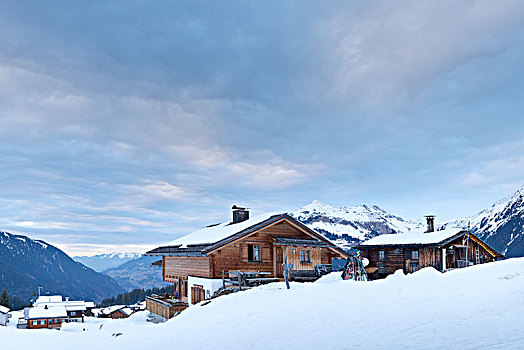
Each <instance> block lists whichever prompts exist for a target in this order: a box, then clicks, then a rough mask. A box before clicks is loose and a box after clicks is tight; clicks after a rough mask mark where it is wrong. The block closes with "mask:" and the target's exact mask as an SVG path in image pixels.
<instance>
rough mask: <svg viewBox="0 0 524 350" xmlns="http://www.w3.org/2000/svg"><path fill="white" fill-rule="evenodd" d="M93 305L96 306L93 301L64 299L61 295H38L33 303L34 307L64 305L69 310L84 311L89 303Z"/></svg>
mask: <svg viewBox="0 0 524 350" xmlns="http://www.w3.org/2000/svg"><path fill="white" fill-rule="evenodd" d="M88 304H90V305H92V306H91V307H94V303H93V302H87V303H86V302H85V301H83V300H68V298H66V300H62V296H61V295H53V296H45V297H42V296H41V297H38V299H36V301H35V302H34V303H33V306H34V307H41V308H42V307H46V306H47V307H59V306H63V307H65V308H66V310H67V311H84V310H86V309H87V307H88V306H87V305H88Z"/></svg>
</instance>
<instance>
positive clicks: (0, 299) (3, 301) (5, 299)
mask: <svg viewBox="0 0 524 350" xmlns="http://www.w3.org/2000/svg"><path fill="white" fill-rule="evenodd" d="M0 305H2V306H5V307H6V308H8V309H12V308H13V305H11V300H9V296H8V295H7V291H6V290H5V288H4V290H3V291H2V294H0Z"/></svg>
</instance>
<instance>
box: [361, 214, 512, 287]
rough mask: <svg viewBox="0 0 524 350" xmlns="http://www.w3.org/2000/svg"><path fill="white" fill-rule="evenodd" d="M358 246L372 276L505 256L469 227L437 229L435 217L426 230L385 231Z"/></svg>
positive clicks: (377, 276) (484, 261) (483, 261)
mask: <svg viewBox="0 0 524 350" xmlns="http://www.w3.org/2000/svg"><path fill="white" fill-rule="evenodd" d="M355 248H356V249H358V250H359V251H360V252H361V254H362V256H363V257H365V258H367V259H368V260H369V264H368V265H367V266H366V271H367V273H368V276H369V278H370V279H379V278H384V277H386V276H387V275H389V274H392V273H394V272H395V271H397V270H403V271H404V273H406V274H407V273H412V272H415V271H417V270H419V269H421V268H424V267H428V266H431V267H434V268H435V269H437V270H438V271H442V272H443V271H446V270H450V269H455V268H462V267H466V266H471V265H477V264H483V263H487V262H492V261H495V260H499V259H503V258H504V256H503V255H502V254H500V253H499V252H497V251H496V250H495V249H493V248H492V247H490V246H489V245H488V244H487V243H485V242H484V241H482V240H481V239H480V238H478V237H477V236H475V235H474V234H472V233H470V232H468V231H467V230H463V229H447V230H441V231H433V219H432V218H431V217H430V218H428V230H427V231H426V232H424V233H422V232H419V233H404V234H402V233H401V234H389V235H381V236H378V237H375V238H372V239H370V240H369V241H366V242H364V243H362V244H360V245H358V246H356V247H355Z"/></svg>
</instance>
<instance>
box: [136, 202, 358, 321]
mask: <svg viewBox="0 0 524 350" xmlns="http://www.w3.org/2000/svg"><path fill="white" fill-rule="evenodd" d="M146 255H149V256H161V257H162V274H163V279H164V281H166V282H171V283H174V284H175V299H176V300H177V301H182V302H184V303H188V304H189V305H191V304H196V303H198V302H200V301H202V300H204V299H209V298H210V297H212V296H213V294H214V293H215V292H216V291H217V290H218V289H220V288H221V287H223V285H224V276H228V275H230V274H231V273H232V272H236V273H237V274H238V273H240V274H242V273H245V274H251V275H252V276H255V277H257V279H258V280H260V281H261V280H263V279H268V278H272V279H273V280H278V279H280V278H282V277H283V264H284V262H287V264H292V265H289V266H292V268H291V271H290V274H289V275H290V277H291V278H292V279H297V280H298V279H314V278H317V277H318V268H319V267H321V266H325V265H329V266H330V265H331V263H332V260H333V259H337V258H338V259H341V258H342V259H345V258H347V256H348V255H347V253H346V252H345V251H344V250H342V249H341V248H339V247H337V246H336V245H334V244H333V243H332V242H330V241H329V240H328V239H326V238H324V237H323V236H321V235H320V234H318V233H317V232H315V231H313V230H311V229H310V228H308V227H307V226H305V225H303V224H302V223H300V222H298V221H297V220H295V219H294V218H293V217H291V216H289V215H287V214H266V215H261V216H257V217H255V218H249V211H248V210H247V209H245V208H240V207H236V206H234V207H233V220H232V221H231V222H229V221H228V222H226V223H222V224H217V225H211V226H208V227H206V228H204V229H202V230H199V231H196V232H193V233H191V234H189V235H187V236H184V237H181V238H179V239H177V240H175V241H173V242H171V243H169V244H167V245H166V246H163V247H159V248H156V249H153V250H151V251H149V252H147V253H146ZM242 275H244V274H242ZM238 278H239V279H240V275H239V276H238ZM149 301H150V305H153V304H154V302H155V301H154V300H152V299H151V298H150V299H149ZM157 304H158V303H157ZM148 310H149V308H148ZM150 311H151V310H150ZM167 314H169V313H167Z"/></svg>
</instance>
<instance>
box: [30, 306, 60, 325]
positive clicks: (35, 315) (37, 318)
mask: <svg viewBox="0 0 524 350" xmlns="http://www.w3.org/2000/svg"><path fill="white" fill-rule="evenodd" d="M24 319H25V321H26V322H27V328H29V329H38V328H60V327H61V326H62V322H65V320H67V311H66V308H65V306H55V307H48V306H44V307H30V308H25V309H24Z"/></svg>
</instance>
